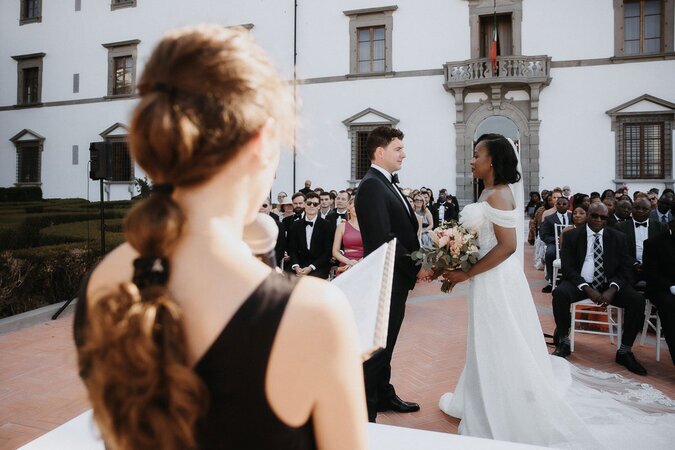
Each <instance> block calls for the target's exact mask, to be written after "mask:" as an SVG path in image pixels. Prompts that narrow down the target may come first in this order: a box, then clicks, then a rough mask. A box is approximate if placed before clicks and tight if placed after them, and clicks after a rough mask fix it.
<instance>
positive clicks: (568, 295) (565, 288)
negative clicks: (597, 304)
mask: <svg viewBox="0 0 675 450" xmlns="http://www.w3.org/2000/svg"><path fill="white" fill-rule="evenodd" d="M585 298H587V297H586V294H584V293H583V292H582V291H581V290H579V288H578V287H576V286H575V285H574V284H572V283H571V282H569V281H567V280H564V281H562V282H561V283H560V284H559V285H558V286H557V287H556V288H555V290H554V291H553V316H554V317H555V326H556V329H557V330H558V335H559V336H564V335H565V332H568V333H569V330H570V325H571V323H572V316H571V315H570V305H571V304H572V303H576V302H578V301H580V300H583V299H585ZM612 306H618V307H620V308H623V311H624V312H623V336H621V343H622V344H624V345H627V346H629V347H630V346H632V345H633V342H634V341H635V337H636V336H637V334H638V333H639V332H640V331H642V325H643V323H644V320H645V298H644V297H643V296H642V294H640V293H639V292H638V291H636V290H635V289H633V287H632V286H630V285H626V286H624V287H622V288H621V289H619V291H618V292H617V293H616V294H615V296H614V300H613V301H612Z"/></svg>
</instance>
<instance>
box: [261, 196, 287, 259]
mask: <svg viewBox="0 0 675 450" xmlns="http://www.w3.org/2000/svg"><path fill="white" fill-rule="evenodd" d="M271 206H272V204H271V202H270V199H269V197H268V198H266V199H265V201H264V202H263V204H262V206H261V207H260V209H259V210H258V212H260V213H263V214H267V215H268V216H270V217H271V218H272V220H274V223H275V224H276V225H277V228H278V229H279V234H277V243H276V245H275V246H274V257H275V261H276V263H277V266H279V267H281V263H282V261H283V259H284V254H285V252H286V230H284V225H283V224H282V223H281V220H279V216H277V215H276V214H274V213H273V212H272V210H271V208H270V207H271Z"/></svg>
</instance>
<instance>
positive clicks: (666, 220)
mask: <svg viewBox="0 0 675 450" xmlns="http://www.w3.org/2000/svg"><path fill="white" fill-rule="evenodd" d="M666 216H667V214H661V222H663V223H668V217H666Z"/></svg>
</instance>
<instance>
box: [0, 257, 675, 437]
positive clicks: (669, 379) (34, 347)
mask: <svg viewBox="0 0 675 450" xmlns="http://www.w3.org/2000/svg"><path fill="white" fill-rule="evenodd" d="M525 256H526V260H527V261H530V260H531V256H532V255H531V247H527V248H526V253H525ZM528 266H529V265H528ZM526 271H527V276H528V279H529V281H530V284H531V286H532V292H533V294H534V300H535V303H536V305H537V307H538V310H539V318H540V320H541V323H542V327H543V329H544V331H545V332H548V333H551V332H552V331H553V328H554V324H553V316H552V313H551V297H550V294H542V293H541V292H540V291H541V287H542V286H543V285H544V281H543V274H542V272H537V271H535V270H534V269H527V270H526ZM438 288H439V285H438V284H420V285H418V287H417V288H416V289H415V290H414V291H413V292H412V294H411V296H410V298H409V301H408V308H407V312H406V319H405V321H404V323H403V328H402V331H401V335H400V337H399V341H398V344H397V346H396V352H395V353H394V361H393V366H394V367H393V383H394V385H395V386H396V387H397V391H398V393H399V394H400V396H401V397H402V398H403V399H406V400H413V401H416V402H419V403H420V404H421V406H422V409H421V411H419V412H417V413H414V414H396V413H386V414H381V415H380V416H379V417H378V421H379V422H381V423H385V424H391V425H399V426H405V427H411V428H419V429H425V430H434V431H445V432H450V433H456V432H457V425H458V421H457V420H455V419H451V418H449V417H447V416H445V415H444V414H443V413H441V412H440V410H438V406H437V404H438V398H439V397H440V395H441V394H443V393H444V392H447V391H451V390H453V389H454V386H455V384H456V382H457V379H458V378H459V375H460V372H461V370H462V366H463V364H464V356H465V345H466V338H465V333H466V297H465V288H464V287H462V286H460V287H458V288H457V289H456V290H455V291H454V292H453V293H452V294H451V295H449V296H446V295H443V294H440V292H439V290H438ZM71 324H72V315H71V316H65V317H61V318H59V319H58V320H56V321H49V322H45V323H42V324H39V325H36V326H33V327H31V328H27V329H24V330H20V331H16V332H12V333H7V334H4V335H0V450H5V449H7V450H9V449H15V448H17V447H19V446H21V445H23V444H25V443H27V442H29V441H31V440H33V439H35V438H37V437H38V436H40V435H42V434H44V433H46V432H47V431H49V430H51V429H53V428H55V427H56V426H58V425H60V424H63V423H65V422H66V421H68V420H69V419H71V418H73V417H75V416H77V415H79V414H80V413H82V412H83V411H85V410H86V409H88V404H87V400H86V396H85V392H84V388H83V387H82V384H81V383H80V381H79V379H78V377H77V373H76V369H75V353H74V349H73V345H72V338H71ZM634 350H635V354H636V356H637V358H638V360H639V361H640V362H642V363H643V365H644V366H645V367H646V369H647V370H648V372H649V376H647V377H644V381H645V382H648V383H651V384H653V385H654V386H656V387H657V388H659V389H661V390H662V391H664V392H665V393H666V394H667V395H668V396H670V397H671V398H675V367H674V366H673V365H672V362H671V360H670V355H669V354H668V351H667V350H665V349H664V350H663V351H662V354H661V362H660V363H657V362H656V361H655V358H654V356H655V353H654V347H653V345H648V344H645V346H644V347H640V346H639V345H636V346H635V347H634ZM614 352H615V348H614V347H613V346H610V344H609V340H608V338H607V337H604V336H594V335H588V334H583V335H579V337H578V339H577V348H576V351H575V353H574V354H573V355H572V356H571V357H570V358H569V359H570V361H572V362H573V363H575V364H579V365H582V366H586V367H594V368H596V369H600V370H606V371H610V372H618V373H621V374H623V375H626V376H632V374H631V373H630V372H628V371H626V370H625V369H623V367H621V366H618V365H617V364H615V363H614Z"/></svg>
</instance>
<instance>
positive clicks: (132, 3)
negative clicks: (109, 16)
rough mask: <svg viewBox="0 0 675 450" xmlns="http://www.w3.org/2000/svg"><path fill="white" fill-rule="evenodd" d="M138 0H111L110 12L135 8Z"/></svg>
mask: <svg viewBox="0 0 675 450" xmlns="http://www.w3.org/2000/svg"><path fill="white" fill-rule="evenodd" d="M135 7H136V0H119V1H115V0H110V11H115V10H116V9H123V8H135Z"/></svg>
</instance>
